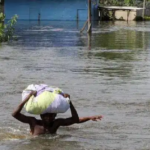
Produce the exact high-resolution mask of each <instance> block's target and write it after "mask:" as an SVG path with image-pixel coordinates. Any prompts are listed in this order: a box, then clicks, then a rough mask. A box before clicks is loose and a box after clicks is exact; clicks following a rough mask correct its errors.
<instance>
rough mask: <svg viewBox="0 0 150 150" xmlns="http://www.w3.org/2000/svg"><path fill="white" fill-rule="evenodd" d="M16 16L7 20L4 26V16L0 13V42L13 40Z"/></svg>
mask: <svg viewBox="0 0 150 150" xmlns="http://www.w3.org/2000/svg"><path fill="white" fill-rule="evenodd" d="M17 18H18V16H17V15H14V16H13V17H12V18H11V20H9V21H8V22H7V23H6V24H4V21H5V15H4V14H3V13H0V42H6V41H9V40H10V39H13V35H14V30H15V28H14V25H15V24H16V22H17Z"/></svg>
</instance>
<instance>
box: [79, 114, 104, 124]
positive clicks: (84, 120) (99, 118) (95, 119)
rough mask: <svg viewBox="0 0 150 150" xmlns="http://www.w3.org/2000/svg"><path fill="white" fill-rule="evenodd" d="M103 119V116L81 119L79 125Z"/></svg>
mask: <svg viewBox="0 0 150 150" xmlns="http://www.w3.org/2000/svg"><path fill="white" fill-rule="evenodd" d="M102 118H103V116H101V115H98V116H91V117H83V118H79V123H84V122H87V121H89V120H92V121H98V120H101V119H102Z"/></svg>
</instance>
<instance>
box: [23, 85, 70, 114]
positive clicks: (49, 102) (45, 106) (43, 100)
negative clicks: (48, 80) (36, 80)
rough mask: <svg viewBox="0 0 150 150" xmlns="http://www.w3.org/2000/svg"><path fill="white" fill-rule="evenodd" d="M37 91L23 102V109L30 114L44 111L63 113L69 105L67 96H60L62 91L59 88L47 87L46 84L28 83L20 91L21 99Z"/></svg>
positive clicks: (43, 112)
mask: <svg viewBox="0 0 150 150" xmlns="http://www.w3.org/2000/svg"><path fill="white" fill-rule="evenodd" d="M31 91H37V95H36V96H31V97H30V99H29V100H28V101H27V103H26V104H25V110H26V111H27V112H28V113H31V114H36V115H39V114H45V113H64V112H66V111H67V110H68V109H69V107H70V105H69V98H64V97H63V96H62V93H63V91H62V90H61V89H59V88H54V87H49V86H48V85H46V84H40V85H35V84H31V85H29V86H28V87H27V88H26V89H25V90H23V92H22V101H24V100H25V98H26V97H27V96H28V95H29V94H30V93H31Z"/></svg>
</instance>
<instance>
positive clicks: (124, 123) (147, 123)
mask: <svg viewBox="0 0 150 150" xmlns="http://www.w3.org/2000/svg"><path fill="white" fill-rule="evenodd" d="M83 24H84V22H71V21H70V22H69V21H68V22H59V21H49V22H46V21H45V22H40V23H37V22H28V21H20V22H18V24H17V27H16V35H17V36H18V40H17V41H13V42H9V43H4V44H2V45H1V47H0V97H1V99H0V112H1V113H0V150H20V149H21V150H50V149H56V150H77V149H78V150H149V149H150V142H149V141H150V119H149V116H150V22H128V23H127V22H114V23H113V22H96V23H94V24H93V34H92V35H91V37H90V36H88V35H87V34H86V32H85V31H84V32H83V33H80V32H79V31H80V29H81V28H82V27H83ZM32 83H37V84H38V83H46V84H48V85H52V86H57V87H60V88H62V89H63V91H64V92H67V93H69V94H70V95H71V100H72V102H73V104H74V105H75V107H76V109H77V111H78V113H79V116H80V117H84V116H92V115H99V114H100V115H103V119H102V120H101V121H98V122H92V121H89V122H86V123H83V124H75V125H72V126H70V127H61V128H60V129H59V130H58V133H57V135H54V136H51V135H45V136H39V137H31V136H30V134H29V127H28V125H26V124H23V123H20V122H19V121H17V120H15V119H14V118H12V116H11V113H12V111H13V110H14V109H15V108H16V107H17V106H18V104H19V103H20V102H21V92H22V90H23V89H24V88H25V87H26V86H27V85H29V84H32ZM22 112H23V113H24V114H26V115H29V114H27V113H26V112H25V111H24V110H23V111H22ZM69 116H70V111H69V110H68V111H67V112H66V113H65V114H59V115H58V117H69ZM36 117H37V118H39V117H38V116H36Z"/></svg>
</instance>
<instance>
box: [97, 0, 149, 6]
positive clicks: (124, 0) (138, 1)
mask: <svg viewBox="0 0 150 150" xmlns="http://www.w3.org/2000/svg"><path fill="white" fill-rule="evenodd" d="M143 1H144V0H99V3H100V5H107V6H110V5H111V6H113V5H114V6H143ZM148 2H150V0H146V3H148Z"/></svg>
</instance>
